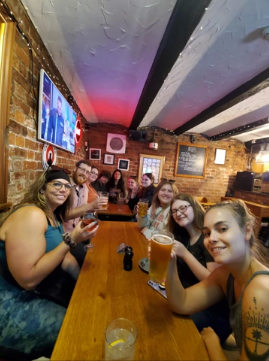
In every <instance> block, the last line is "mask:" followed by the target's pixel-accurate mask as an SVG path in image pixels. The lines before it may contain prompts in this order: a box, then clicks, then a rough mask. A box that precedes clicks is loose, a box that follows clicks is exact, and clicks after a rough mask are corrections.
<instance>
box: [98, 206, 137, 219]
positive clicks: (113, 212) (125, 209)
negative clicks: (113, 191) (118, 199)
mask: <svg viewBox="0 0 269 361" xmlns="http://www.w3.org/2000/svg"><path fill="white" fill-rule="evenodd" d="M121 209H122V210H121V211H119V210H118V205H117V204H113V203H108V209H106V210H104V211H98V214H100V215H106V216H126V217H132V216H133V214H132V211H131V210H130V208H129V206H128V204H123V205H122V206H121Z"/></svg>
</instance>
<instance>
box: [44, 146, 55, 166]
mask: <svg viewBox="0 0 269 361" xmlns="http://www.w3.org/2000/svg"><path fill="white" fill-rule="evenodd" d="M56 161H57V149H56V148H55V147H53V146H52V145H51V144H44V146H43V150H42V166H43V169H44V170H47V169H48V168H49V166H51V165H56Z"/></svg>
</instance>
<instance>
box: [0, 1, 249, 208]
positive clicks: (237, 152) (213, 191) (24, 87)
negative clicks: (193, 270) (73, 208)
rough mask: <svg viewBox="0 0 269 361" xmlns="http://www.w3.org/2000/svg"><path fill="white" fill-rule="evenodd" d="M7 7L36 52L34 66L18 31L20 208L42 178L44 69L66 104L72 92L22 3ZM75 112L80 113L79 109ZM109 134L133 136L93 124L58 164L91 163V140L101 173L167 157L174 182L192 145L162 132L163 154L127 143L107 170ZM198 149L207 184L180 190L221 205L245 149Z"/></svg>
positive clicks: (12, 189) (14, 153) (15, 95)
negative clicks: (179, 161) (218, 152)
mask: <svg viewBox="0 0 269 361" xmlns="http://www.w3.org/2000/svg"><path fill="white" fill-rule="evenodd" d="M7 4H8V6H9V7H10V9H11V10H12V11H13V13H14V14H15V17H16V19H17V20H18V21H20V20H23V25H21V27H22V28H23V31H24V33H25V34H26V36H27V37H28V38H29V40H30V43H31V45H32V46H33V64H32V62H31V57H30V55H29V49H28V46H27V43H26V41H25V40H24V39H23V38H22V37H21V35H20V34H19V32H18V31H17V33H16V43H15V49H14V56H13V74H12V84H11V99H10V124H9V130H8V135H7V137H8V139H6V140H5V141H6V142H8V143H9V184H8V201H11V202H13V204H16V203H18V202H19V201H20V200H21V199H22V196H23V193H24V191H25V189H26V188H28V187H29V186H30V185H31V183H32V182H33V181H34V180H35V179H36V177H37V176H39V175H40V173H41V172H42V163H41V153H42V148H43V143H41V142H39V141H37V99H36V96H37V95H38V78H39V72H40V69H41V68H42V67H43V68H44V69H45V71H46V72H47V73H48V74H49V76H50V77H51V78H52V79H53V80H54V79H56V80H57V82H56V84H57V86H58V87H59V88H60V90H61V92H62V93H63V95H64V96H65V98H66V99H67V96H68V94H69V90H68V88H67V86H66V84H65V83H64V81H63V79H62V77H61V75H60V73H59V71H58V69H57V68H56V67H55V64H54V63H53V61H52V59H51V58H50V55H49V53H48V52H47V50H46V48H45V46H44V44H43V43H42V41H41V39H40V37H39V35H38V33H37V32H36V30H35V28H34V26H33V25H32V23H31V22H30V21H29V19H28V17H27V16H26V13H25V11H24V8H23V7H22V5H21V2H20V1H17V0H8V1H7ZM32 66H33V69H34V72H33V84H34V87H32V85H31V83H32V81H31V76H32V71H31V69H32ZM74 109H75V110H76V111H78V108H77V107H76V106H75V107H74ZM82 123H83V125H84V124H85V120H84V119H83V117H82ZM107 133H119V134H126V135H128V131H127V129H126V128H123V127H120V126H113V125H111V124H110V125H109V124H99V125H94V124H93V125H91V127H90V129H89V130H85V131H84V132H83V138H82V140H81V142H80V146H79V147H78V148H77V150H76V154H75V155H72V154H71V153H68V152H65V151H61V150H58V152H57V153H58V161H57V164H58V165H59V166H64V167H67V168H69V169H73V167H74V165H75V163H76V162H77V161H78V160H79V159H82V158H86V157H87V158H88V154H86V152H85V151H84V142H85V141H86V140H89V143H90V147H91V148H101V150H102V160H101V161H94V162H93V163H96V164H97V165H99V168H100V169H107V170H109V171H113V170H114V169H115V168H116V166H117V164H118V159H119V158H126V159H129V160H130V169H129V171H128V172H126V176H127V175H128V174H137V173H138V167H139V153H146V154H155V155H164V156H165V157H166V162H165V166H164V172H163V176H164V177H168V178H173V174H174V167H175V161H176V147H177V142H178V141H185V142H188V141H189V136H186V135H185V136H184V135H182V136H179V137H176V136H174V135H170V134H166V133H163V132H160V131H157V132H156V134H155V140H156V141H157V142H158V143H159V149H158V151H152V150H149V149H148V143H143V142H136V141H133V140H129V139H128V141H127V149H126V154H125V155H123V156H116V157H115V163H114V164H115V166H107V165H103V155H104V153H105V147H106V138H107ZM149 136H152V130H150V131H149ZM127 138H128V137H127ZM196 143H197V144H203V145H207V146H208V148H209V152H208V159H207V164H206V173H205V178H204V179H195V178H183V177H176V184H177V186H178V188H179V190H180V191H181V192H187V193H190V194H193V195H196V196H206V197H207V198H208V199H209V201H216V200H218V199H219V198H220V197H221V196H224V195H225V192H226V190H227V188H228V187H230V186H231V185H232V184H233V182H234V178H235V175H236V172H237V171H242V170H245V169H246V154H245V149H244V145H243V144H242V143H240V142H236V141H230V142H228V141H225V142H221V141H219V142H210V141H207V140H206V139H205V138H204V137H202V136H197V137H196ZM215 148H221V149H226V150H227V153H226V163H225V165H215V164H214V156H215Z"/></svg>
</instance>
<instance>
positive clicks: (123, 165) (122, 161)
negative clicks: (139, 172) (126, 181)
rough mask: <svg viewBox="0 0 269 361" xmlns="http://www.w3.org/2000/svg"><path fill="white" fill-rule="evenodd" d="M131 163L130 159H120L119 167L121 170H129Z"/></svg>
mask: <svg viewBox="0 0 269 361" xmlns="http://www.w3.org/2000/svg"><path fill="white" fill-rule="evenodd" d="M129 165H130V161H129V159H119V161H118V169H120V170H129Z"/></svg>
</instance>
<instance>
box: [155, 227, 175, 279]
mask: <svg viewBox="0 0 269 361" xmlns="http://www.w3.org/2000/svg"><path fill="white" fill-rule="evenodd" d="M173 243H174V236H173V234H172V233H170V232H168V231H155V232H153V235H152V237H151V253H150V263H149V277H150V279H151V280H152V281H153V282H156V283H162V282H164V281H165V279H166V273H167V269H168V264H169V261H170V256H171V250H172V246H173Z"/></svg>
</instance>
